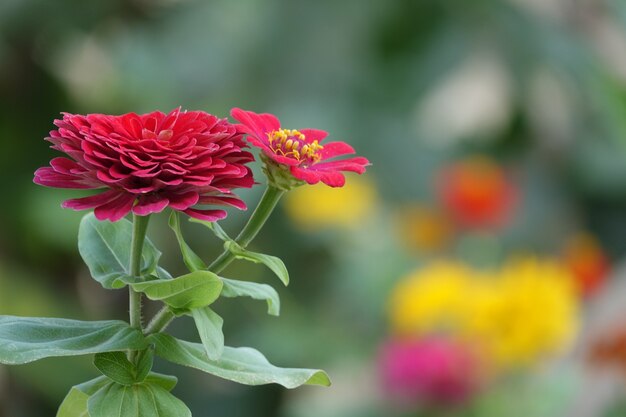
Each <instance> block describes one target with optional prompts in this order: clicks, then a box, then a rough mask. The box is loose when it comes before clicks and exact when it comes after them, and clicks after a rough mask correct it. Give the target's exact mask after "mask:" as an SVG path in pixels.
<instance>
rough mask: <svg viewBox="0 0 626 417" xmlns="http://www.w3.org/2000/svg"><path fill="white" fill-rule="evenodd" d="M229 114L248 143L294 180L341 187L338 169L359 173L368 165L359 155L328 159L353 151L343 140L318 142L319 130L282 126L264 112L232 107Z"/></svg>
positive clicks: (343, 178) (322, 138) (321, 134)
mask: <svg viewBox="0 0 626 417" xmlns="http://www.w3.org/2000/svg"><path fill="white" fill-rule="evenodd" d="M230 114H231V116H232V117H233V118H235V119H236V120H237V121H239V122H240V123H242V125H240V129H241V131H242V132H244V133H247V134H248V141H249V142H250V143H251V144H252V145H254V146H256V147H257V148H260V149H261V150H262V151H263V154H264V155H265V156H267V157H268V158H269V159H270V160H271V161H272V162H274V163H275V164H277V165H279V166H285V167H288V168H289V171H290V173H291V175H292V176H293V177H295V178H296V179H298V180H301V181H306V182H307V183H309V184H317V183H318V182H320V181H321V182H323V183H324V184H326V185H329V186H331V187H342V186H343V185H344V184H345V177H344V176H343V174H342V173H341V171H352V172H356V173H358V174H362V173H364V172H365V167H366V166H367V165H369V161H368V160H367V159H366V158H363V157H360V156H359V157H352V158H347V159H341V160H333V161H329V159H331V158H334V157H336V156H343V155H350V154H354V153H355V151H354V149H353V148H352V146H350V145H348V144H347V143H344V142H329V143H325V144H324V145H322V144H320V142H322V141H323V140H324V138H326V136H327V135H328V133H327V132H325V131H323V130H317V129H300V130H290V129H282V128H281V127H280V121H279V120H278V119H277V118H276V116H274V115H272V114H267V113H262V114H257V113H254V112H251V111H245V110H241V109H237V108H235V109H232V110H231V112H230Z"/></svg>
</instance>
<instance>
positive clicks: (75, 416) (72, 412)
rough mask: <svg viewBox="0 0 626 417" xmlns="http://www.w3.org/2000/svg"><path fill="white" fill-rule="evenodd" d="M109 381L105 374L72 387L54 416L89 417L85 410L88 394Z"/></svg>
mask: <svg viewBox="0 0 626 417" xmlns="http://www.w3.org/2000/svg"><path fill="white" fill-rule="evenodd" d="M108 383H109V379H108V378H107V377H105V376H99V377H98V378H95V379H92V380H91V381H87V382H84V383H82V384H80V385H76V386H74V387H72V389H71V390H70V392H68V394H67V395H66V396H65V399H64V400H63V402H62V403H61V406H60V407H59V410H58V411H57V415H56V417H90V416H89V412H88V411H87V401H88V400H89V396H90V395H93V394H95V393H96V392H97V391H98V390H99V389H100V388H102V387H103V386H105V385H106V384H108Z"/></svg>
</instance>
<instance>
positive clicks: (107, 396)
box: [87, 382, 191, 417]
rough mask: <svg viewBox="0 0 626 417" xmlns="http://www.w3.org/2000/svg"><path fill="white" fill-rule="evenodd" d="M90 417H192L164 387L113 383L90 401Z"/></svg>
mask: <svg viewBox="0 0 626 417" xmlns="http://www.w3.org/2000/svg"><path fill="white" fill-rule="evenodd" d="M87 404H88V409H89V416H90V417H146V416H150V417H174V416H175V417H191V411H189V408H187V406H186V405H185V404H184V403H183V402H182V401H181V400H179V399H178V398H176V397H174V396H173V395H172V394H170V393H169V392H168V391H167V390H166V389H165V388H163V387H162V386H160V385H155V384H149V383H146V382H144V383H140V384H135V385H131V386H126V385H119V384H116V383H115V382H111V383H109V384H107V385H105V386H104V387H102V388H101V389H100V390H99V391H98V392H96V393H95V394H94V395H93V396H91V397H89V400H88V401H87Z"/></svg>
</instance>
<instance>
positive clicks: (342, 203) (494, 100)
mask: <svg viewBox="0 0 626 417" xmlns="http://www.w3.org/2000/svg"><path fill="white" fill-rule="evenodd" d="M178 106H182V107H183V108H186V109H200V110H205V111H208V112H210V113H213V114H216V115H220V116H222V117H226V116H227V114H228V111H229V109H230V108H232V107H235V106H238V107H242V108H244V109H250V110H254V111H258V112H271V113H274V114H276V115H278V116H279V117H280V119H281V121H282V122H283V124H284V125H285V126H286V127H291V128H301V127H315V128H320V129H324V130H327V131H329V132H331V138H334V139H336V140H345V141H347V142H349V143H351V144H353V145H354V146H355V148H357V150H358V152H359V154H361V155H364V156H366V157H367V158H369V159H370V160H371V161H372V163H373V165H372V166H371V167H370V169H369V170H368V172H367V174H366V175H364V176H362V177H358V176H356V175H353V176H349V178H348V185H347V186H346V187H344V188H343V189H340V190H336V189H335V190H331V189H329V188H325V187H324V186H315V187H304V188H301V189H299V190H297V191H295V192H292V193H290V194H289V195H288V196H287V198H285V199H284V201H283V202H282V204H281V206H280V208H279V210H278V211H277V212H275V213H274V215H273V217H272V218H271V220H270V222H269V224H268V226H267V227H266V228H265V229H264V231H263V232H262V234H261V236H260V237H259V238H258V239H257V240H256V241H255V242H254V243H253V248H255V249H257V250H262V251H264V252H266V253H271V254H275V255H278V256H280V257H281V258H283V259H284V260H285V262H286V264H287V267H288V268H289V270H290V272H291V276H292V284H291V286H290V287H289V288H288V289H284V288H280V289H279V292H280V294H281V297H282V301H283V308H282V315H281V316H280V317H279V318H275V317H270V316H267V315H266V314H265V305H263V303H259V302H254V301H250V300H246V299H236V300H225V301H219V302H218V303H217V304H216V307H215V309H216V310H217V311H218V312H219V313H220V315H222V316H223V317H224V318H225V334H226V342H227V344H229V345H231V346H253V347H256V348H258V349H259V350H261V351H262V352H264V353H265V354H266V356H267V357H268V359H270V361H271V362H273V363H275V364H277V365H280V366H298V367H316V368H317V367H320V368H324V369H326V370H327V371H328V372H329V374H331V377H332V378H333V382H334V385H333V387H332V388H330V389H322V388H318V387H304V388H301V389H298V390H296V391H288V390H285V389H282V388H281V387H277V386H265V387H252V388H250V387H245V386H239V385H236V384H234V383H230V382H226V381H222V380H219V379H217V378H214V377H212V376H209V375H205V374H202V373H200V372H196V371H192V370H186V369H183V368H175V367H174V366H172V365H169V364H167V363H158V364H157V367H158V370H159V371H161V372H166V373H167V372H171V373H175V374H176V375H178V376H179V380H180V381H179V385H178V386H177V387H176V389H175V391H174V393H175V394H176V395H177V396H178V397H180V398H181V399H183V400H184V401H185V402H187V403H188V404H189V405H190V408H191V409H192V411H193V413H194V416H196V417H220V416H228V417H239V416H241V417H243V416H246V417H317V416H324V417H380V416H399V417H409V416H411V417H431V416H433V417H444V416H445V417H452V416H455V417H456V416H461V417H465V416H467V417H470V416H473V417H491V416H494V417H501V416H507V417H515V416H520V417H560V416H569V417H596V416H598V417H610V416H614V417H618V416H624V415H626V389H625V386H624V383H625V379H624V378H625V377H626V302H624V301H626V281H625V278H626V277H625V275H626V266H625V265H624V263H623V259H624V255H625V254H626V238H624V236H626V3H625V2H623V1H620V0H473V1H466V0H419V1H418V0H393V1H388V0H344V1H331V0H318V1H304V0H265V1H263V0H239V1H232V0H216V1H200V0H196V1H192V0H127V1H122V0H92V1H89V2H87V1H79V0H56V1H54V2H51V1H46V0H2V1H1V2H0V187H1V189H2V197H1V201H2V204H0V313H1V314H15V315H38V316H53V317H54V316H56V317H70V318H77V319H108V318H119V319H125V316H126V308H127V307H126V305H127V300H126V292H125V291H105V290H103V289H101V287H100V286H99V285H98V284H97V283H95V282H93V281H92V280H91V279H90V278H89V276H88V272H87V269H86V267H85V266H84V265H83V264H82V262H81V259H80V257H79V255H78V251H77V248H76V235H77V229H78V223H79V220H80V218H81V217H82V215H83V214H84V213H78V212H73V211H69V210H63V209H61V208H60V203H61V202H62V201H63V200H64V199H67V198H71V197H76V196H79V195H82V194H81V193H80V192H78V193H77V192H73V191H67V190H56V189H46V188H43V187H39V186H36V185H34V184H33V183H32V176H33V172H34V171H35V169H37V168H38V167H41V166H45V165H47V164H48V161H49V160H50V159H51V158H52V157H54V156H57V155H56V154H55V152H54V151H52V150H50V149H49V148H48V145H49V144H48V143H47V142H44V141H43V138H44V137H45V136H46V135H47V133H48V131H49V130H51V129H52V127H53V124H52V121H53V120H54V119H55V118H57V117H59V113H60V112H62V111H64V112H72V113H112V114H118V113H125V112H130V111H135V112H140V113H141V112H148V111H152V110H154V109H159V110H162V111H165V112H167V111H169V110H171V109H173V108H175V107H178ZM255 168H256V169H257V172H258V173H259V176H258V177H257V178H258V179H259V181H260V182H263V179H262V176H261V174H260V169H258V168H259V166H258V165H257V166H255ZM257 188H259V189H254V190H248V191H246V192H242V193H241V194H242V195H243V196H244V199H245V200H246V201H247V202H248V205H250V206H253V205H254V204H255V203H256V201H257V200H258V198H259V196H260V192H261V191H262V190H261V189H262V188H263V187H257ZM154 217H155V218H154V220H153V221H152V223H151V225H150V230H149V235H150V238H151V239H152V240H153V241H154V242H155V244H156V245H157V246H158V247H159V248H160V249H161V250H162V251H163V252H164V253H165V256H164V266H166V268H167V269H168V270H170V271H171V272H173V273H182V272H184V266H183V264H182V262H181V259H180V257H179V255H178V249H177V246H176V243H175V240H174V239H173V235H172V234H171V232H170V231H169V229H168V228H167V226H166V219H165V218H164V217H165V216H160V217H163V218H160V217H159V216H154ZM245 220H246V215H245V214H241V213H235V212H233V213H231V216H229V218H228V219H227V220H226V221H224V222H223V226H224V228H225V229H226V230H227V231H228V232H230V233H231V234H235V233H236V232H237V231H238V229H239V228H240V227H241V226H242V224H243V222H244V221H245ZM183 227H184V230H185V233H186V235H187V236H188V237H189V241H190V243H191V244H192V246H193V247H194V248H195V249H196V251H197V252H198V253H200V254H202V256H204V257H205V260H208V259H210V258H211V257H213V256H216V254H218V253H219V250H220V243H219V242H218V241H217V240H216V239H215V238H214V237H212V236H211V235H209V232H207V230H206V229H202V228H200V230H199V229H198V227H193V225H191V224H187V223H186V222H185V224H184V225H183ZM225 276H230V277H236V278H245V279H249V280H255V281H263V282H268V280H273V277H272V276H271V275H270V274H269V273H268V272H267V271H266V270H264V269H263V268H262V267H258V266H255V265H248V264H244V263H236V264H234V265H233V266H231V267H230V268H229V269H228V270H227V271H226V273H225ZM269 282H272V281H269ZM272 283H273V284H276V282H272ZM154 308H155V306H148V309H149V311H154ZM171 330H172V332H174V333H176V334H177V335H180V336H181V337H187V338H194V337H196V336H195V335H194V332H193V326H192V325H191V322H188V321H185V320H179V321H177V322H176V323H175V325H174V326H172V328H171ZM95 375H96V370H95V369H94V368H93V366H92V365H91V363H90V359H89V358H72V359H61V360H58V359H52V360H43V361H40V362H37V363H35V364H31V365H25V366H20V367H11V368H9V367H3V366H0V416H2V417H18V416H19V417H31V416H33V417H34V416H37V417H40V416H52V415H54V414H55V412H56V407H58V405H59V404H60V402H61V400H62V398H63V397H64V395H65V394H66V392H67V391H68V390H69V388H70V386H72V385H74V384H77V383H79V382H82V381H84V380H86V379H88V378H92V377H93V376H95Z"/></svg>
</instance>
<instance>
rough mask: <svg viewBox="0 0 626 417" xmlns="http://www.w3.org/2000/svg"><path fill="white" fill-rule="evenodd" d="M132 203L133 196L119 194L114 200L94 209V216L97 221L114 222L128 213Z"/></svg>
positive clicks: (133, 200) (133, 201)
mask: <svg viewBox="0 0 626 417" xmlns="http://www.w3.org/2000/svg"><path fill="white" fill-rule="evenodd" d="M134 203H135V196H134V195H133V194H129V193H121V194H120V195H119V196H118V197H117V198H115V199H114V200H112V201H110V202H108V203H106V204H104V205H102V206H98V207H96V209H95V210H94V214H95V215H96V218H97V219H98V220H110V221H112V222H116V221H118V220H119V219H121V218H122V217H124V216H126V215H127V214H128V213H129V212H130V210H131V209H132V208H133V204H134Z"/></svg>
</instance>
